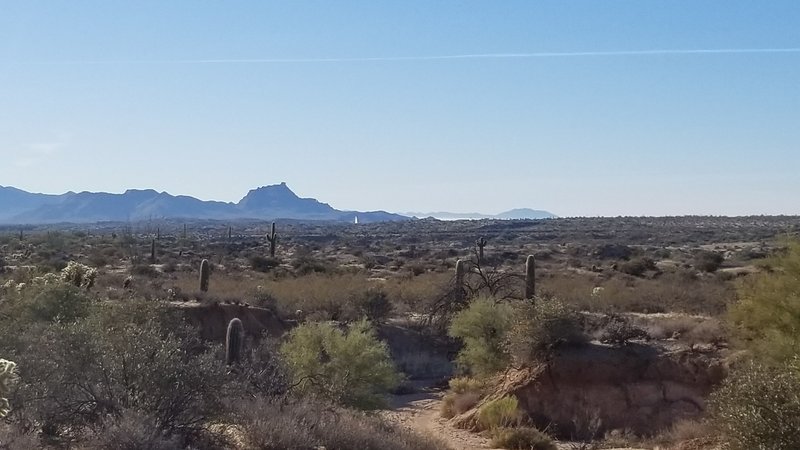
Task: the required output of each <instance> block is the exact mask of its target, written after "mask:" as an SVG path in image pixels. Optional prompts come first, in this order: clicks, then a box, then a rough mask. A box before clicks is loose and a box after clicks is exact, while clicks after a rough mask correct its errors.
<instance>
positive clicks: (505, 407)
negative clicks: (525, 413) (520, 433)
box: [478, 395, 521, 430]
mask: <svg viewBox="0 0 800 450" xmlns="http://www.w3.org/2000/svg"><path fill="white" fill-rule="evenodd" d="M520 419H521V414H520V410H519V402H518V401H517V398H516V397H512V396H510V395H506V396H505V397H501V398H498V399H496V400H492V401H490V402H486V404H484V405H483V406H481V409H479V410H478V425H479V426H480V427H481V429H483V430H495V429H497V428H504V427H513V426H516V425H518V424H519V422H520Z"/></svg>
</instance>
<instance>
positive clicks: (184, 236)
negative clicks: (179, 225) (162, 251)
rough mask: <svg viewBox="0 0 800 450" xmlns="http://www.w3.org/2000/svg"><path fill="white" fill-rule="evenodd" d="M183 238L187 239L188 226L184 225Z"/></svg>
mask: <svg viewBox="0 0 800 450" xmlns="http://www.w3.org/2000/svg"><path fill="white" fill-rule="evenodd" d="M183 238H184V239H186V224H183Z"/></svg>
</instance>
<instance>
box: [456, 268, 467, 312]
mask: <svg viewBox="0 0 800 450" xmlns="http://www.w3.org/2000/svg"><path fill="white" fill-rule="evenodd" d="M464 294H465V292H464V262H463V261H461V260H460V259H459V260H458V261H456V303H463V302H464Z"/></svg>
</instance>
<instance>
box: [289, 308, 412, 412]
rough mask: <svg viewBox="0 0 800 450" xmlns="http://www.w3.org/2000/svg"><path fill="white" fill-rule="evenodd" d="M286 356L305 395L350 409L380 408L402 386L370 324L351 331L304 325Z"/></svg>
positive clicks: (293, 333) (294, 332) (294, 334)
mask: <svg viewBox="0 0 800 450" xmlns="http://www.w3.org/2000/svg"><path fill="white" fill-rule="evenodd" d="M281 354H282V355H283V357H284V358H285V361H286V364H287V368H288V370H289V372H290V374H291V376H292V378H293V383H295V384H296V385H297V387H298V389H299V391H300V392H304V393H308V394H314V395H319V396H321V397H323V398H326V399H328V400H330V401H333V402H335V403H339V404H342V405H345V406H352V407H355V408H361V409H373V408H379V407H381V406H383V405H384V404H385V398H384V397H385V394H387V393H388V392H389V391H390V390H391V389H392V388H394V387H395V386H396V385H397V384H398V383H399V381H400V377H399V375H398V374H397V372H396V371H395V368H394V364H393V363H392V360H391V357H390V355H389V349H388V347H387V346H386V344H385V343H383V342H381V341H379V340H378V339H377V337H376V336H375V332H374V330H373V329H372V327H371V326H370V324H369V322H367V321H365V320H362V321H360V322H356V323H354V324H352V325H351V326H350V328H349V329H348V330H346V331H343V330H341V329H339V328H336V327H335V326H334V325H332V324H330V323H307V324H303V325H300V326H298V327H297V328H295V329H293V330H292V331H291V332H290V333H289V338H288V340H287V341H286V342H285V343H284V344H283V346H281Z"/></svg>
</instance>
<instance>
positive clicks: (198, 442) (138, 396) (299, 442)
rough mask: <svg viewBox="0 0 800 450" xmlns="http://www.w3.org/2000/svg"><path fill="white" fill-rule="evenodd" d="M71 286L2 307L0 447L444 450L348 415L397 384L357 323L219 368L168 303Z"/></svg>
mask: <svg viewBox="0 0 800 450" xmlns="http://www.w3.org/2000/svg"><path fill="white" fill-rule="evenodd" d="M81 279H83V278H81ZM76 280H77V278H74V279H71V280H70V282H67V281H64V280H61V279H54V280H49V281H48V282H47V283H43V284H34V283H30V284H28V285H27V286H25V287H24V288H22V289H19V290H17V289H13V290H11V291H9V292H6V293H5V294H4V296H3V299H4V300H3V302H0V355H2V356H3V357H4V358H7V359H8V360H12V361H14V362H15V363H16V371H15V373H16V374H18V379H17V381H16V382H15V383H14V384H13V386H10V387H9V388H8V389H6V388H5V386H6V384H5V382H3V381H2V380H0V385H2V386H3V389H2V390H0V397H2V398H7V399H8V403H9V406H10V411H8V415H7V417H6V424H5V425H4V426H3V427H0V442H2V443H3V445H6V446H10V447H8V448H32V447H42V446H49V445H53V446H59V447H67V446H78V447H80V448H97V449H100V448H123V449H124V448H131V449H132V448H151V449H162V448H163V449H167V448H169V449H173V448H184V447H192V448H221V447H231V446H233V445H234V442H241V440H242V439H243V440H244V441H246V442H248V443H250V444H252V445H250V444H248V445H249V446H247V448H264V449H278V448H312V447H317V446H325V447H326V448H368V449H369V448H373V449H378V448H394V449H411V448H414V449H416V448H420V449H438V448H444V447H443V446H442V445H441V444H440V443H438V442H434V441H430V440H426V439H423V438H420V437H418V436H416V435H414V434H413V433H411V432H408V431H404V430H400V429H398V428H395V427H392V426H388V425H386V424H384V423H383V422H382V421H380V420H378V419H376V418H371V417H367V416H365V415H363V414H361V413H358V412H354V411H352V410H350V409H347V408H372V407H377V406H380V405H381V402H382V399H383V396H384V395H385V394H386V393H387V392H388V390H389V389H391V388H392V387H393V386H395V385H396V383H397V382H399V381H400V377H399V375H398V374H397V373H396V371H395V369H394V367H393V365H392V363H391V359H390V358H389V354H388V350H387V349H386V347H385V345H383V344H382V343H381V342H380V341H378V340H377V338H376V337H375V335H374V332H373V331H372V329H371V328H370V325H369V324H368V323H367V322H365V321H362V322H358V323H356V324H354V325H353V326H351V327H350V328H349V329H347V330H345V329H340V328H337V327H334V326H333V325H329V324H315V323H309V324H305V325H301V326H299V327H297V328H295V330H294V331H293V332H292V333H291V334H290V335H289V336H288V338H287V340H286V342H285V343H284V344H283V345H281V346H280V347H278V346H277V345H275V343H274V342H272V341H271V340H269V339H266V338H262V339H259V340H252V339H248V341H247V342H248V345H247V346H246V347H245V348H246V351H245V353H244V357H243V358H242V360H241V361H240V362H239V363H237V364H236V365H234V366H226V364H225V363H224V349H223V348H222V347H223V346H222V345H221V344H215V343H211V342H205V341H202V340H200V339H199V338H198V334H197V330H195V329H193V328H191V327H190V326H188V325H187V324H186V323H185V321H184V320H183V318H182V317H180V316H179V315H178V312H176V311H175V310H174V309H171V308H170V307H169V305H168V304H167V303H165V302H161V301H157V300H150V301H144V300H137V299H129V300H127V301H125V302H109V301H106V300H105V299H103V298H101V297H99V296H98V295H97V294H92V293H91V292H89V291H87V290H86V289H85V287H84V288H81V287H78V286H76V284H78V285H80V284H83V283H79V282H76ZM0 378H2V377H0ZM15 378H16V377H15ZM278 425H280V426H278ZM265 427H270V428H266V429H265ZM386 442H391V444H390V445H391V446H389V447H387V446H386V444H385V443H386ZM14 443H16V444H14ZM32 443H35V444H34V445H32ZM306 445H308V446H309V447H306ZM15 446H16V447H15Z"/></svg>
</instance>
